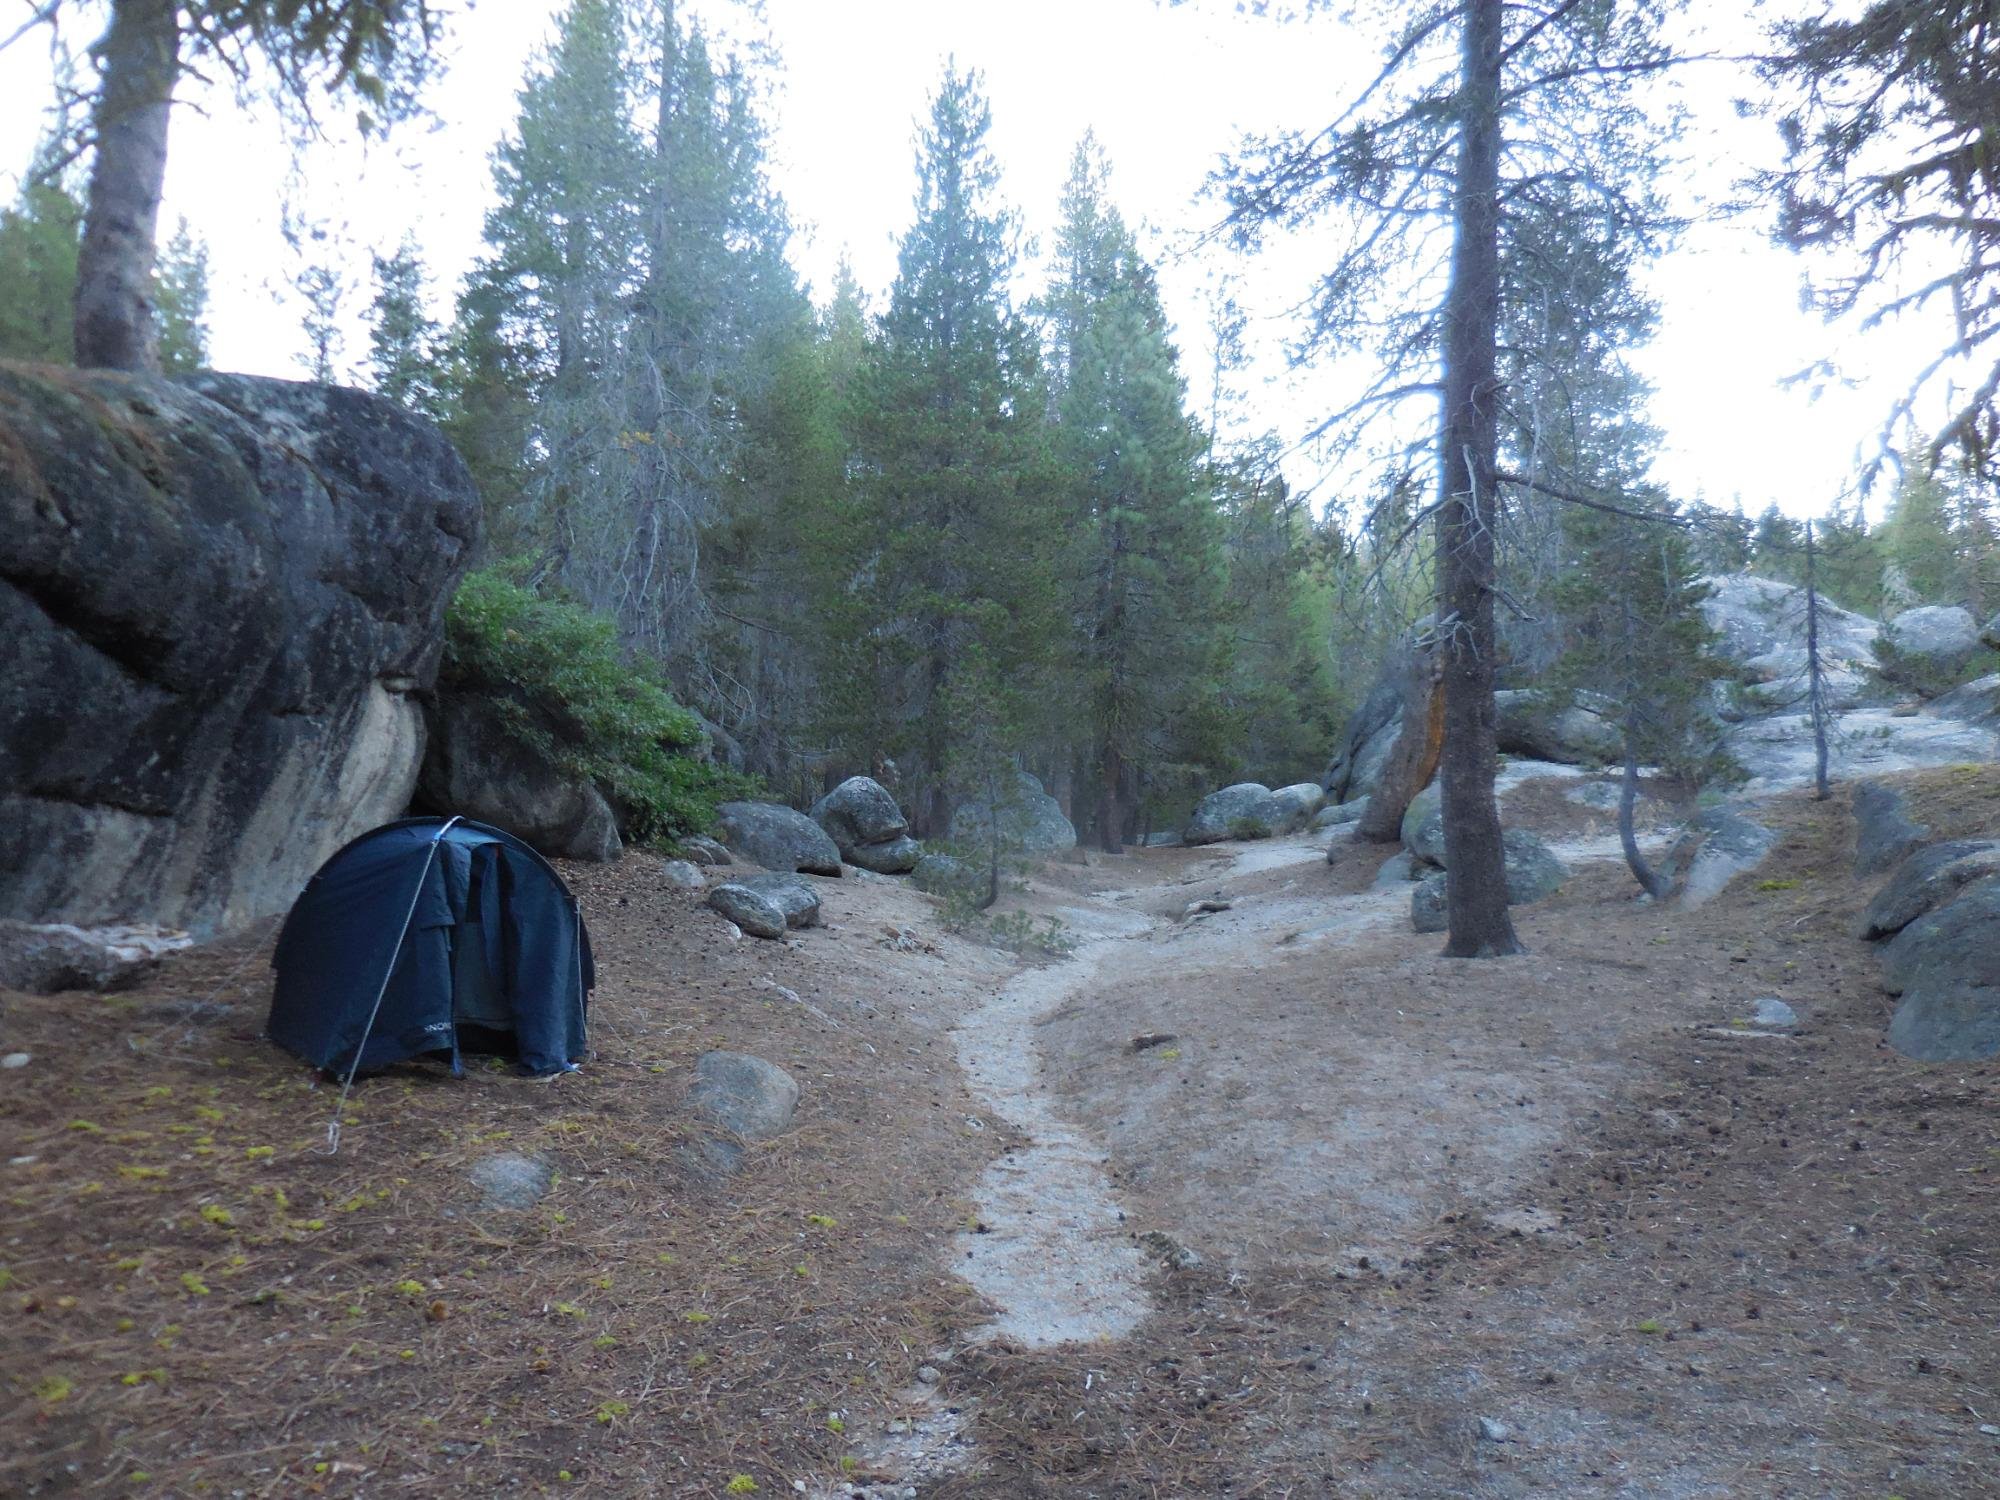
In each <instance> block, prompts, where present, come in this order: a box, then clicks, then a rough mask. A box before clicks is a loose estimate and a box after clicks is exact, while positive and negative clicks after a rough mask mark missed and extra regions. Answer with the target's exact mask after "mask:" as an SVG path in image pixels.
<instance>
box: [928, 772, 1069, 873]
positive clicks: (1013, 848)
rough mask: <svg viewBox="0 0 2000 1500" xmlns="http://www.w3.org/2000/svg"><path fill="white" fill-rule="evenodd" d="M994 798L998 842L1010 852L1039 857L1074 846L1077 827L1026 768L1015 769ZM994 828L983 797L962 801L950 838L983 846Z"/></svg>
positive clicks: (953, 816) (954, 818) (972, 846)
mask: <svg viewBox="0 0 2000 1500" xmlns="http://www.w3.org/2000/svg"><path fill="white" fill-rule="evenodd" d="M996 800H997V801H998V802H999V829H1000V842H1001V844H1002V845H1003V846H1004V847H1005V848H1006V849H1007V850H1008V851H1009V852H1011V853H1017V854H1024V855H1027V856H1029V857H1030V858H1036V859H1039V858H1044V857H1046V856H1048V855H1051V854H1061V853H1063V852H1064V851H1066V850H1069V849H1074V848H1075V847H1076V828H1075V826H1074V825H1072V824H1071V822H1070V820H1069V819H1068V818H1066V817H1064V816H1063V810H1062V804H1061V803H1060V802H1058V801H1056V799H1055V798H1053V797H1051V796H1050V795H1049V794H1048V793H1047V792H1046V791H1044V790H1043V789H1042V784H1041V782H1039V781H1037V780H1036V779H1035V778H1034V777H1032V776H1030V775H1029V774H1028V773H1027V772H1026V771H1016V772H1015V773H1014V784H1013V785H1012V786H1011V787H1006V788H1003V789H1002V791H1001V794H1000V796H999V798H998V799H996ZM993 828H994V809H993V808H992V807H991V806H989V805H988V804H987V802H986V800H985V799H984V798H974V799H973V800H972V801H970V802H967V803H964V804H962V805H961V806H960V807H959V809H958V811H956V812H955V813H953V814H952V817H951V837H952V841H953V842H954V843H957V844H961V845H963V846H965V847H966V848H969V849H977V848H980V847H982V846H984V845H985V844H986V843H987V842H988V841H989V840H990V839H991V837H992V830H993Z"/></svg>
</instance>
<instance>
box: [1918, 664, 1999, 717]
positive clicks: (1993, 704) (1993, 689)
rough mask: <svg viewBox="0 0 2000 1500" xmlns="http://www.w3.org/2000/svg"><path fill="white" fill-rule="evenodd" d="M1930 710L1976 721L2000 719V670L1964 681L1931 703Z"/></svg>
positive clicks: (1946, 715)
mask: <svg viewBox="0 0 2000 1500" xmlns="http://www.w3.org/2000/svg"><path fill="white" fill-rule="evenodd" d="M1930 711H1931V712H1932V713H1934V714H1940V715H1942V716H1943V717H1945V718H1948V719H1967V720H1970V721H1972V722H1974V723H1979V722H1982V721H1984V722H1994V721H2000V672H1991V673H1988V674H1987V675H1986V676H1984V677H1975V678H1973V679H1972V681H1970V682H1962V683H1960V684H1959V685H1958V686H1957V687H1955V688H1953V689H1952V690H1951V691H1950V692H1948V693H1943V694H1940V695H1939V696H1938V697H1936V698H1933V699H1932V700H1931V703H1930Z"/></svg>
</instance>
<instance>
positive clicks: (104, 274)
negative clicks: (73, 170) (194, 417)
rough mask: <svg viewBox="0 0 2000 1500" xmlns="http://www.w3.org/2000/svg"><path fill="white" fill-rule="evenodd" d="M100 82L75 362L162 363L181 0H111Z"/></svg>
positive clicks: (79, 271) (122, 366)
mask: <svg viewBox="0 0 2000 1500" xmlns="http://www.w3.org/2000/svg"><path fill="white" fill-rule="evenodd" d="M93 50H94V51H95V52H96V54H97V57H98V61H99V67H100V72H101V81H100V82H99V84H98V91H97V107H96V108H95V109H94V110H93V111H92V124H93V125H94V126H95V129H96V136H97V156H96V160H95V162H94V163H93V165H92V167H91V171H90V195H89V202H88V207H87V208H86V210H85V212H84V217H83V240H82V243H81V244H80V245H79V246H78V247H77V257H76V301H75V317H76V362H77V364H78V365H79V366H81V367H83V368H85V369H104V370H157V369H158V368H159V351H158V349H157V347H156V346H157V343H158V332H157V330H156V329H155V328H154V326H153V261H154V256H155V246H156V241H157V239H158V235H159V225H160V188H161V184H162V183H163V182H164V181H165V180H166V175H167V122H168V118H169V116H170V115H171V113H172V109H173V93H174V79H175V77H176V75H177V74H178V72H179V69H180V22H179V19H178V17H177V15H176V11H175V0H113V4H112V7H111V25H110V27H109V28H108V29H107V30H106V31H105V33H104V37H103V39H102V40H101V41H99V42H98V44H97V46H96V47H95V48H94V49H93Z"/></svg>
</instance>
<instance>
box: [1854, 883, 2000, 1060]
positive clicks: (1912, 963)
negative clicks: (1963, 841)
mask: <svg viewBox="0 0 2000 1500" xmlns="http://www.w3.org/2000/svg"><path fill="white" fill-rule="evenodd" d="M1996 932H2000V875H1989V876H1987V877H1986V878H1985V879H1983V880H1975V881H1973V882H1972V883H1970V884H1968V885H1966V886H1964V887H1962V888H1961V889H1960V890H1959V891H1958V893H1957V895H1956V896H1955V897H1954V899H1952V900H1951V901H1949V902H1947V903H1946V904H1944V905H1942V906H1939V907H1937V908H1935V909H1934V910H1932V911H1929V912H1926V913H1925V914H1924V915H1923V916H1921V917H1919V918H1917V920H1916V921H1914V922H1911V923H1910V924H1909V925H1908V926H1907V927H1905V928H1903V930H1902V931H1901V932H1899V933H1897V934H1896V936H1895V937H1894V938H1892V939H1891V940H1890V942H1889V946H1888V951H1887V952H1886V953H1885V955H1884V960H1883V965H1882V983H1883V987H1884V988H1885V989H1887V990H1888V991H1889V993H1890V994H1892V995H1900V996H1902V1001H1901V1003H1900V1004H1899V1005H1897V1007H1896V1014H1895V1015H1894V1016H1893V1017H1891V1018H1890V1021H1889V1045H1890V1046H1892V1047H1894V1048H1895V1049H1896V1050H1897V1051H1898V1052H1900V1053H1902V1054H1903V1055H1904V1056H1905V1057H1914V1058H1917V1059H1919V1060H1921V1061H1924V1062H1973V1061H1978V1060H1980V1059H1984V1058H1989V1057H1994V1056H2000V942H1995V941H1994V934H1995V933H1996Z"/></svg>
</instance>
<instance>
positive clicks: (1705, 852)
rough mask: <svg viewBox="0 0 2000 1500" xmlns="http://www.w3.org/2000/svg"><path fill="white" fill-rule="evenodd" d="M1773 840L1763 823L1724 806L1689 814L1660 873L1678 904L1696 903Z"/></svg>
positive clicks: (1746, 867)
mask: <svg viewBox="0 0 2000 1500" xmlns="http://www.w3.org/2000/svg"><path fill="white" fill-rule="evenodd" d="M1777 841H1778V839H1777V835H1776V834H1774V833H1772V832H1771V830H1770V829H1768V828H1766V827H1765V826H1764V825H1763V824H1761V823H1757V822H1753V821H1752V820H1751V819H1749V818H1746V817H1745V816H1743V814H1741V813H1739V812H1734V811H1732V810H1730V809H1729V808H1726V807H1718V808H1712V809H1710V810H1709V811H1707V812H1705V813H1702V814H1701V815H1700V816H1699V817H1697V818H1695V819H1694V821H1693V822H1691V823H1690V824H1688V826H1687V828H1686V829H1685V830H1683V831H1682V833H1681V835H1680V837H1679V838H1677V839H1675V840H1674V844H1673V847H1672V848H1670V849H1669V850H1668V851H1667V855H1666V858H1665V859H1664V860H1662V861H1661V863H1660V874H1661V876H1662V878H1664V879H1665V880H1666V881H1667V882H1668V883H1669V884H1671V885H1672V886H1673V887H1674V888H1675V890H1676V892H1677V893H1678V894H1679V896H1680V899H1681V904H1682V905H1684V906H1702V905H1705V904H1706V903H1708V902H1710V901H1712V900H1714V899H1715V897H1716V896H1718V895H1719V894H1721V892H1722V888H1723V887H1724V886H1726V885H1728V884H1729V882H1730V881H1732V880H1734V879H1735V878H1736V877H1737V876H1738V875H1742V874H1745V873H1746V872H1748V871H1750V870H1754V869H1756V868H1757V866H1758V865H1760V864H1762V863H1763V862H1764V857H1765V856H1766V855H1767V854H1769V853H1770V852H1771V848H1772V846H1773V845H1774V844H1776V843H1777Z"/></svg>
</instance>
